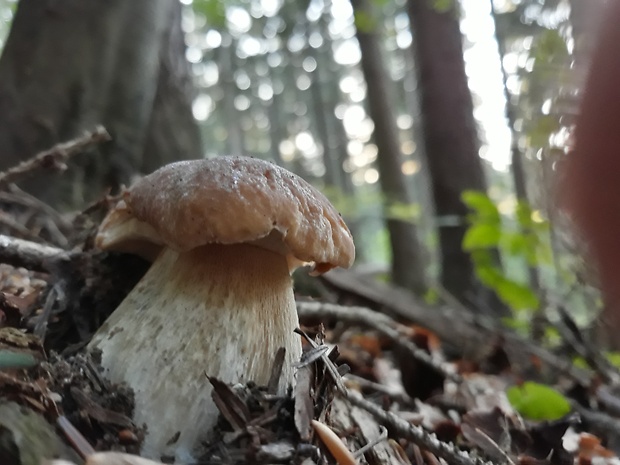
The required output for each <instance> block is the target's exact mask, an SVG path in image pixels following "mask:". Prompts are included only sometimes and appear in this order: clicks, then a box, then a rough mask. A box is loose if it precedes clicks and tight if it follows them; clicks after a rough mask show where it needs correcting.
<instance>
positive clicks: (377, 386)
mask: <svg viewBox="0 0 620 465" xmlns="http://www.w3.org/2000/svg"><path fill="white" fill-rule="evenodd" d="M344 380H345V381H350V382H351V383H354V384H357V385H358V386H359V387H361V388H365V389H372V390H373V391H375V392H378V393H381V394H384V395H386V396H388V397H389V398H390V399H392V400H394V401H396V402H400V403H402V404H405V405H415V401H414V400H413V399H412V398H411V397H409V395H408V394H407V393H406V392H404V391H402V392H401V390H396V389H392V388H390V387H389V386H386V385H385V384H381V383H375V382H374V381H370V380H368V379H366V378H362V377H361V376H357V375H353V374H351V373H347V374H346V375H345V376H344Z"/></svg>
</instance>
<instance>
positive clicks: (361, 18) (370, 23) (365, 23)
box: [353, 10, 377, 34]
mask: <svg viewBox="0 0 620 465" xmlns="http://www.w3.org/2000/svg"><path fill="white" fill-rule="evenodd" d="M353 17H354V18H355V27H356V28H357V30H358V31H359V32H364V33H366V34H370V33H371V32H373V31H375V30H376V29H377V18H376V17H375V16H374V15H373V14H372V13H369V12H368V11H360V10H357V11H355V13H354V15H353Z"/></svg>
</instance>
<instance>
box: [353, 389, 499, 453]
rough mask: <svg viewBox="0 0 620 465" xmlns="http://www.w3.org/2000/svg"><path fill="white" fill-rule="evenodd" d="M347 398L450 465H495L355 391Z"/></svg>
mask: <svg viewBox="0 0 620 465" xmlns="http://www.w3.org/2000/svg"><path fill="white" fill-rule="evenodd" d="M346 398H347V400H348V401H349V402H351V404H353V405H355V406H357V407H360V408H362V409H364V410H366V411H367V412H368V413H370V414H371V415H372V416H374V417H375V418H376V419H377V420H378V421H379V422H380V423H381V424H383V425H384V426H387V427H388V429H391V430H392V431H394V432H396V433H397V434H398V435H399V436H402V437H405V438H407V439H409V440H411V441H412V442H413V443H415V444H417V445H418V446H420V447H421V448H423V449H426V450H428V451H429V452H432V453H433V454H435V455H436V456H438V457H441V458H442V459H444V460H445V461H446V462H448V463H449V464H450V465H493V464H492V462H485V461H484V460H482V459H480V458H475V457H471V456H470V455H469V454H468V453H467V452H464V451H462V450H459V449H458V448H456V447H455V446H454V445H453V444H451V443H445V442H442V441H440V440H439V439H437V436H435V434H433V433H428V432H426V431H425V430H424V429H423V428H421V427H419V426H415V425H412V424H410V423H409V422H407V421H405V420H403V419H402V418H399V417H398V416H396V415H395V414H394V413H392V412H388V411H387V410H383V409H382V408H381V407H379V406H378V405H376V404H373V403H372V402H370V401H368V400H366V399H364V398H363V397H362V396H361V395H360V394H359V393H357V392H355V391H348V393H347V395H346Z"/></svg>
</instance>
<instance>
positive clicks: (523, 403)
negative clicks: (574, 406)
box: [506, 381, 571, 420]
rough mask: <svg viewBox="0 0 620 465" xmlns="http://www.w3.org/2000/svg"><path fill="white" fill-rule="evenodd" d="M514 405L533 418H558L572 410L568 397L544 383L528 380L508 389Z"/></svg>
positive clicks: (509, 397) (521, 412)
mask: <svg viewBox="0 0 620 465" xmlns="http://www.w3.org/2000/svg"><path fill="white" fill-rule="evenodd" d="M506 395H507V396H508V400H509V401H510V403H511V404H512V406H513V407H514V408H515V409H516V410H517V412H519V413H520V414H521V415H523V416H524V417H526V418H529V419H531V420H557V419H559V418H562V417H563V416H565V415H567V414H568V413H569V412H570V411H571V406H570V403H569V402H568V400H566V397H564V396H563V395H562V394H560V393H559V392H558V391H556V390H555V389H553V388H551V387H549V386H545V385H544V384H538V383H534V382H532V381H526V382H525V383H523V384H522V385H521V386H512V387H510V388H508V390H507V391H506Z"/></svg>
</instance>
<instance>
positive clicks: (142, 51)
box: [0, 0, 201, 206]
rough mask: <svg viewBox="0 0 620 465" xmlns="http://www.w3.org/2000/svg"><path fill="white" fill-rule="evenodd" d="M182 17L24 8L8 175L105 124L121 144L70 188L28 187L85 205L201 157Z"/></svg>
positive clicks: (7, 60) (0, 108) (150, 6)
mask: <svg viewBox="0 0 620 465" xmlns="http://www.w3.org/2000/svg"><path fill="white" fill-rule="evenodd" d="M180 17H181V5H180V4H179V3H178V2H170V1H167V0H134V1H131V2H125V1H122V0H110V1H108V2H98V1H95V0H66V1H64V2H55V1H52V0H21V1H20V2H19V4H18V7H17V12H16V14H15V18H14V21H13V25H12V27H11V32H10V34H9V37H8V40H7V43H6V46H5V48H4V51H3V54H2V57H1V58H0V169H3V168H6V167H8V166H11V165H14V164H15V163H17V162H19V161H20V160H23V159H24V158H26V157H30V156H32V155H34V154H35V153H36V152H38V151H40V150H43V149H45V148H48V147H50V146H51V145H53V144H55V143H57V142H59V141H63V140H67V139H70V138H73V137H75V136H76V135H78V134H80V133H81V132H82V131H84V130H86V129H91V128H92V127H94V126H95V125H96V124H103V125H104V126H105V127H106V128H107V129H108V131H109V132H110V133H111V135H112V137H113V141H112V142H110V143H108V144H106V145H105V146H103V147H100V148H99V149H98V150H95V151H93V153H89V154H87V155H82V156H79V157H77V158H75V159H74V160H73V161H72V163H71V167H70V169H69V171H68V172H67V173H66V174H65V175H64V176H63V178H62V179H55V180H54V182H53V183H50V182H41V176H38V177H35V178H32V179H30V180H28V181H26V182H24V183H23V187H25V188H26V189H27V190H28V191H30V192H31V193H33V194H35V195H37V196H39V197H42V198H45V200H46V201H47V202H49V203H51V204H55V205H65V206H77V205H81V204H83V202H84V201H85V200H91V199H93V198H95V197H96V196H98V195H100V193H101V192H103V190H104V188H105V187H107V186H111V187H113V188H116V187H118V186H119V185H120V184H127V183H128V182H129V181H130V179H131V177H132V176H133V175H134V174H136V173H137V172H139V171H140V170H141V169H148V170H151V169H153V168H155V167H156V166H159V165H161V164H163V163H167V162H170V161H173V160H177V159H181V158H196V157H200V156H201V148H200V138H199V132H198V130H197V126H196V124H195V123H194V121H193V118H192V116H191V99H192V95H191V92H188V90H189V89H188V88H189V82H190V81H189V67H188V65H187V63H186V62H185V61H184V59H182V58H180V57H179V54H180V53H182V51H183V49H184V45H183V42H182V38H183V36H182V32H181V23H180ZM180 56H181V57H182V56H183V55H180Z"/></svg>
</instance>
